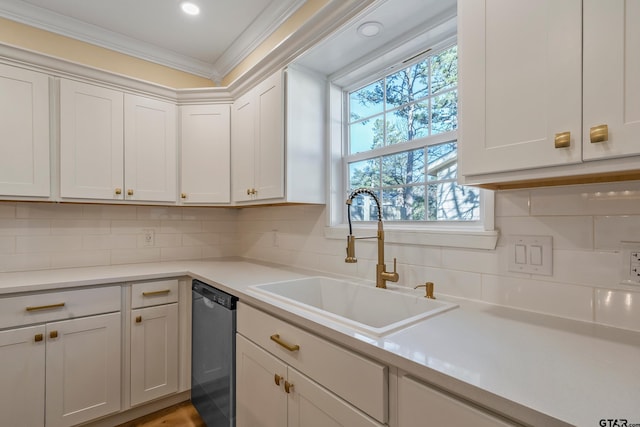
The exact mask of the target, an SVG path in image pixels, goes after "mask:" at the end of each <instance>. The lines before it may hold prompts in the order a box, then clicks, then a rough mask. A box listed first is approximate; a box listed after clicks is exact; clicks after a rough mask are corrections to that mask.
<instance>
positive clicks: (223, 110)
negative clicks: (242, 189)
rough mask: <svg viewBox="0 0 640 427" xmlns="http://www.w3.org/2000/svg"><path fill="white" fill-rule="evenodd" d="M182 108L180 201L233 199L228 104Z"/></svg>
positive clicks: (214, 201)
mask: <svg viewBox="0 0 640 427" xmlns="http://www.w3.org/2000/svg"><path fill="white" fill-rule="evenodd" d="M180 110H181V126H182V127H181V135H182V137H181V141H180V142H181V152H182V160H181V161H182V167H181V187H180V189H181V195H180V198H181V201H182V203H183V204H199V203H206V204H209V203H229V202H230V201H231V164H230V163H231V110H230V106H229V105H186V106H183V107H180Z"/></svg>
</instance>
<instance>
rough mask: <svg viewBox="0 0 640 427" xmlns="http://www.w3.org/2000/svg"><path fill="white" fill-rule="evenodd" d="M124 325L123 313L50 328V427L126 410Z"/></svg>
mask: <svg viewBox="0 0 640 427" xmlns="http://www.w3.org/2000/svg"><path fill="white" fill-rule="evenodd" d="M120 324H121V322H120V313H112V314H104V315H99V316H91V317H85V318H79V319H73V320H65V321H61V322H54V323H49V324H47V327H46V335H45V339H46V341H47V360H46V396H47V399H46V420H47V422H46V424H47V427H57V426H69V425H75V424H79V423H82V422H85V421H88V420H91V419H94V418H98V417H101V416H104V415H107V414H111V413H113V412H117V411H118V410H120V383H121V382H120V375H121V373H120V359H121V357H122V355H121V350H120V348H121V345H120V339H121V338H120V337H121V333H120Z"/></svg>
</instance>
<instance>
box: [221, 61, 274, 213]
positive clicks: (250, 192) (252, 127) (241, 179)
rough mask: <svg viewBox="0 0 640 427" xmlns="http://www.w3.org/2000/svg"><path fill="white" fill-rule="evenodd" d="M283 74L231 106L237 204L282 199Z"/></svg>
mask: <svg viewBox="0 0 640 427" xmlns="http://www.w3.org/2000/svg"><path fill="white" fill-rule="evenodd" d="M282 79H283V77H282V72H281V71H278V72H277V73H275V74H274V75H272V76H270V77H269V78H267V79H266V80H264V81H263V82H261V83H260V84H259V85H258V86H256V87H255V88H253V89H252V90H251V91H249V92H248V93H247V94H245V95H244V96H242V97H241V98H239V99H238V100H237V101H236V102H234V104H233V116H232V146H231V147H232V151H231V152H232V155H231V159H232V174H233V180H232V182H233V200H234V201H236V202H243V201H250V200H265V199H275V198H282V197H284V104H283V84H282Z"/></svg>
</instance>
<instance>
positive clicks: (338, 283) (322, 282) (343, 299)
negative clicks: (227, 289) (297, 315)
mask: <svg viewBox="0 0 640 427" xmlns="http://www.w3.org/2000/svg"><path fill="white" fill-rule="evenodd" d="M251 288H252V289H253V290H255V291H257V292H259V293H261V294H263V295H266V296H269V297H271V298H276V299H278V300H281V301H284V302H287V303H289V304H291V305H294V306H296V307H299V308H302V309H305V310H308V311H310V312H312V313H315V314H319V315H321V316H323V317H325V318H328V319H331V320H333V321H335V322H338V323H341V324H344V325H346V326H349V327H351V328H353V329H356V330H358V331H361V332H365V333H367V334H370V335H375V336H383V335H386V334H388V333H390V332H394V331H397V330H399V329H401V328H404V327H406V326H409V325H411V324H413V323H416V322H418V321H420V320H423V319H426V318H428V317H430V316H434V315H436V314H438V313H442V312H444V311H447V310H451V309H453V308H456V307H457V306H458V305H457V304H452V303H448V302H445V301H440V300H433V299H428V298H424V296H422V295H420V296H418V295H415V294H405V293H401V292H397V291H393V290H389V289H379V288H376V287H375V285H373V284H371V285H362V284H358V283H353V282H348V281H345V280H337V279H331V278H329V277H322V276H318V277H308V278H304V279H295V280H288V281H283V282H274V283H266V284H263V285H254V286H251Z"/></svg>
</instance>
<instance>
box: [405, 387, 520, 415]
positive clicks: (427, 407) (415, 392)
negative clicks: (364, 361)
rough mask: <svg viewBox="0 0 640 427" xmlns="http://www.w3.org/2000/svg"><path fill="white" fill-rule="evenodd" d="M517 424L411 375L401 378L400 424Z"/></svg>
mask: <svg viewBox="0 0 640 427" xmlns="http://www.w3.org/2000/svg"><path fill="white" fill-rule="evenodd" d="M516 425H517V424H511V423H509V422H507V421H505V420H502V419H501V418H498V417H497V416H494V415H491V414H489V413H488V412H484V411H481V410H480V409H478V408H476V407H474V406H471V405H469V404H467V403H464V402H462V401H460V400H457V399H455V398H453V397H451V396H448V395H446V394H443V393H441V392H439V391H437V390H435V389H433V388H431V387H429V386H427V385H426V384H422V383H420V382H417V381H414V380H413V379H411V378H408V377H401V378H400V379H399V381H398V427H425V426H477V427H499V426H501V427H508V426H512V427H513V426H516Z"/></svg>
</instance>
